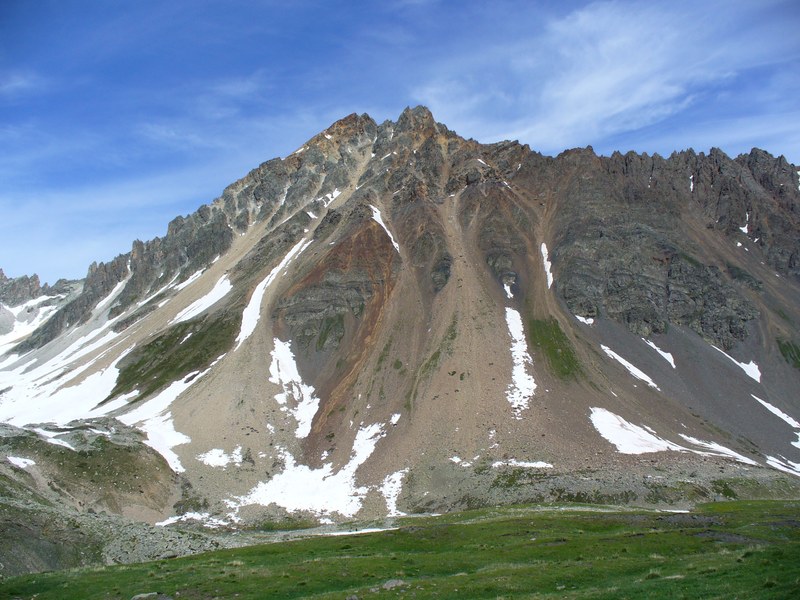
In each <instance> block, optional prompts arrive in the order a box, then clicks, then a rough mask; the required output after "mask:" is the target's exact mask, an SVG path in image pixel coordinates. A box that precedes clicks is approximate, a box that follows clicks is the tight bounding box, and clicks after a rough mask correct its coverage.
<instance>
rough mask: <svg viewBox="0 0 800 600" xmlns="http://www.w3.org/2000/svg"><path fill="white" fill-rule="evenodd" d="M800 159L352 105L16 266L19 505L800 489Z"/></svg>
mask: <svg viewBox="0 0 800 600" xmlns="http://www.w3.org/2000/svg"><path fill="white" fill-rule="evenodd" d="M799 179H800V171H798V168H797V167H796V166H794V165H791V164H789V163H788V162H787V161H786V160H785V159H784V158H783V157H779V158H774V157H772V156H771V155H769V154H767V153H766V152H763V151H761V150H757V149H754V150H753V151H752V152H751V153H750V154H747V155H742V156H739V157H738V158H735V159H731V158H729V157H727V156H726V155H725V154H724V153H723V152H721V151H720V150H717V149H712V150H711V151H710V153H709V154H708V155H706V154H704V153H695V152H693V151H691V150H689V151H684V152H680V153H677V152H676V153H673V154H672V155H671V156H670V157H668V158H663V157H660V156H658V155H654V156H648V155H646V154H644V155H637V154H634V153H628V154H625V155H623V154H620V153H614V154H613V155H612V156H610V157H602V156H598V155H596V154H595V153H594V151H593V150H592V149H591V148H585V149H575V150H569V151H566V152H564V153H562V154H560V155H559V156H557V157H555V158H553V157H547V156H542V155H541V154H539V153H537V152H535V151H532V150H531V149H530V148H528V147H527V146H526V145H522V144H519V143H518V142H500V143H496V144H488V145H487V144H481V143H478V142H476V141H474V140H465V139H463V138H461V137H460V136H458V135H457V134H456V133H454V132H452V131H450V130H449V129H447V127H446V126H444V125H442V124H440V123H437V122H436V121H435V120H434V118H433V116H432V115H431V113H430V112H429V111H428V110H427V109H426V108H424V107H417V108H414V109H406V110H405V111H404V112H403V113H402V114H401V115H400V117H399V118H398V119H397V121H396V122H392V121H387V122H384V123H382V124H380V125H379V124H377V123H376V122H375V121H374V120H373V119H371V118H370V117H369V116H368V115H355V114H353V115H350V116H348V117H345V118H344V119H342V120H340V121H337V122H336V123H334V124H333V125H331V127H329V128H328V129H327V130H325V131H323V132H321V133H320V134H319V135H317V136H315V137H313V138H312V139H310V140H309V141H308V142H306V143H305V144H304V145H303V146H302V147H300V148H299V149H298V150H297V151H296V152H294V153H293V154H291V155H290V156H288V157H286V158H284V159H279V158H276V159H273V160H270V161H268V162H266V163H263V164H262V165H260V166H259V167H257V168H256V169H254V170H253V171H251V172H250V173H249V174H247V175H246V176H245V177H244V178H242V179H241V180H239V181H237V182H235V183H233V184H232V185H230V186H229V187H228V188H226V189H225V190H224V192H223V194H222V196H221V197H219V198H218V199H216V200H215V201H213V202H212V203H211V204H209V205H207V206H202V207H200V209H199V210H197V211H196V212H195V213H193V214H191V215H189V216H186V217H178V218H176V219H175V220H173V221H172V222H171V223H170V224H169V228H168V231H167V235H166V236H165V237H163V238H156V239H154V240H151V241H148V242H141V241H136V242H134V243H133V246H132V248H131V251H130V252H129V253H128V254H125V255H122V256H119V257H117V258H116V259H114V260H113V261H111V262H109V263H101V264H93V265H92V266H91V267H90V268H89V271H88V273H87V276H86V278H85V279H84V280H82V281H79V282H59V283H58V284H57V285H56V286H54V287H53V288H41V287H40V286H39V282H38V279H35V278H30V279H28V278H20V279H15V280H9V279H7V278H6V277H5V276H4V275H2V276H0V301H1V302H2V304H3V307H2V309H0V334H2V335H3V337H0V351H2V352H5V354H4V355H1V356H0V422H3V423H5V425H3V431H2V436H3V437H2V438H0V450H1V451H2V452H3V453H4V455H5V456H6V459H5V460H2V461H0V482H2V489H3V490H4V492H3V494H4V497H6V499H7V501H6V504H5V506H6V509H5V510H6V514H7V515H9V516H8V517H7V522H18V521H19V520H20V519H22V518H23V517H21V516H19V515H20V513H19V512H14V511H12V510H11V509H10V508H9V507H12V506H13V507H16V508H15V510H22V508H21V507H24V506H30V503H33V504H35V505H36V506H46V505H47V506H49V505H53V504H60V505H62V506H63V507H66V508H68V509H69V510H70V511H72V512H71V513H70V514H72V515H73V516H74V518H75V519H78V520H80V519H86V518H89V517H87V515H92V514H95V515H99V513H103V512H105V513H107V515H106V517H108V518H109V519H110V518H112V517H113V516H114V515H121V516H122V517H125V518H126V519H134V520H138V521H142V522H147V523H156V522H160V523H162V524H164V523H183V524H187V523H192V522H197V523H200V524H204V525H207V526H217V527H251V526H253V525H254V524H258V523H263V522H264V521H280V520H282V519H286V518H303V519H314V520H316V521H319V522H322V523H325V522H342V521H347V520H351V519H355V518H358V519H371V518H381V517H386V516H389V517H391V516H394V515H399V514H402V513H421V512H441V511H447V510H455V509H459V508H465V507H475V506H484V505H493V504H505V503H514V502H530V501H537V502H538V501H566V500H572V501H580V502H595V503H598V502H599V503H633V504H637V505H652V506H674V507H675V506H677V507H681V506H686V505H689V504H692V503H694V502H697V501H700V500H705V499H715V498H716V499H718V498H724V497H797V495H798V493H799V492H800V479H798V477H800V396H798V394H797V390H798V389H800V326H799V324H800V301H799V299H800V181H799ZM26 502H27V503H28V504H27V505H26V504H25V503H26ZM2 506H3V505H2V504H0V507H2ZM25 518H30V516H27V517H25ZM91 518H94V517H91ZM104 518H105V517H104ZM80 522H81V523H84V521H80ZM81 526H83V525H81ZM41 529H42V531H40V532H38V533H37V534H36V535H35V536H33V539H36V540H39V541H40V542H41V543H42V544H44V543H45V542H42V540H45V541H47V539H48V538H47V535H48V534H47V532H46V531H45V530H46V529H47V528H46V527H42V528H41ZM160 529H161V530H165V529H166V530H167V531H169V528H164V527H161V528H160ZM93 531H97V530H93ZM102 531H107V529H103V530H102ZM103 535H105V534H97V537H103ZM176 535H177V534H176ZM59 539H62V540H63V537H62V538H59ZM37 543H38V542H37ZM203 544H206V541H203V542H202V543H200V542H198V544H197V545H195V546H192V547H190V548H188V549H187V551H190V550H192V549H195V548H197V547H201V546H202V547H205V546H203ZM40 545H41V544H40ZM101 545H102V544H101ZM37 548H38V547H36V548H34V547H31V549H30V557H31V558H30V560H29V561H28V563H27V564H28V565H32V564H33V563H34V562H35V561H36V560H40V561H41V560H44V559H42V556H43V555H44V554H46V553H45V552H44V551H42V550H41V549H40V548H39V549H37ZM103 552H105V554H103ZM37 553H38V554H37ZM48 556H50V558H48V560H50V562H47V561H44V562H42V563H41V564H45V565H52V564H81V561H84V562H86V561H88V560H89V559H88V558H86V559H84V558H81V557H66V558H64V557H62V558H58V557H56V558H53V557H52V556H51V555H48ZM97 556H100V559H98V558H97ZM97 556H95V560H109V555H108V552H107V551H105V550H103V551H99V550H98V553H97ZM103 557H104V558H103ZM0 560H3V559H0ZM115 560H116V558H115ZM120 560H122V559H120ZM54 561H55V562H54ZM58 561H61V562H58ZM70 561H71V562H70ZM37 564H38V563H37Z"/></svg>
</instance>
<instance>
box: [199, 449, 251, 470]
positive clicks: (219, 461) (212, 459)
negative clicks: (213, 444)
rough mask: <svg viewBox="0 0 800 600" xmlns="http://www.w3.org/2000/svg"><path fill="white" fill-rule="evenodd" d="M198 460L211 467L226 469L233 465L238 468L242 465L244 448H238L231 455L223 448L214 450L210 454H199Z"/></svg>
mask: <svg viewBox="0 0 800 600" xmlns="http://www.w3.org/2000/svg"><path fill="white" fill-rule="evenodd" d="M197 460H199V461H200V462H202V463H204V464H206V465H208V466H209V467H222V468H223V469H224V468H225V467H227V466H228V465H229V464H231V463H233V464H234V465H236V466H237V467H238V466H241V464H242V447H241V446H236V448H234V449H233V452H231V453H230V454H228V453H226V452H225V451H224V450H223V449H222V448H212V449H211V450H209V451H208V452H204V453H203V454H198V455H197Z"/></svg>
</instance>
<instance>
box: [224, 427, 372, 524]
mask: <svg viewBox="0 0 800 600" xmlns="http://www.w3.org/2000/svg"><path fill="white" fill-rule="evenodd" d="M384 435H385V434H384V431H383V428H382V427H381V425H380V424H379V423H375V424H373V425H369V426H367V427H362V428H361V429H359V430H358V433H356V438H355V441H354V442H353V450H352V452H351V455H350V460H349V462H348V463H347V464H346V465H345V466H344V467H342V469H341V470H339V471H338V472H336V473H334V472H333V465H332V464H330V463H326V464H324V465H323V466H322V467H320V468H319V469H313V468H311V467H308V466H306V465H299V464H297V463H296V461H295V459H294V456H292V454H291V453H289V452H288V451H287V450H286V449H284V448H281V447H278V448H277V449H278V453H279V455H280V457H281V459H282V460H283V462H284V465H285V466H284V470H283V472H281V473H279V474H277V475H275V476H274V477H273V478H272V479H270V480H269V481H262V482H261V483H259V484H258V485H256V486H255V487H254V488H253V489H252V490H251V491H250V493H249V494H247V495H245V496H238V497H234V498H232V499H231V500H226V503H227V504H228V506H229V507H230V508H232V509H233V510H234V513H233V514H234V515H235V513H236V511H238V509H239V508H241V507H243V506H248V505H252V504H259V505H262V506H269V505H270V504H275V505H277V506H280V507H283V508H285V509H286V510H288V511H290V512H292V511H308V512H311V513H314V514H315V515H317V516H318V517H322V516H329V515H333V514H334V513H337V514H339V515H342V516H343V517H348V518H350V517H354V516H355V515H356V514H357V513H358V511H359V510H361V505H362V503H363V500H364V497H365V496H366V494H367V492H368V491H369V488H367V487H364V486H359V485H357V484H356V480H355V474H356V470H357V469H358V467H359V466H361V465H362V464H363V463H364V462H365V461H366V460H367V459H368V458H369V457H370V455H371V454H372V452H373V451H374V450H375V446H376V445H377V443H378V441H379V440H380V439H381V438H382V437H383V436H384Z"/></svg>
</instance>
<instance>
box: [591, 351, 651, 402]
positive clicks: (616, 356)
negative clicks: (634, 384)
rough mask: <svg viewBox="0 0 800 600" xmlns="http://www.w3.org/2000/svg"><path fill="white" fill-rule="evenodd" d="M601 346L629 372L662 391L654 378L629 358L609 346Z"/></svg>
mask: <svg viewBox="0 0 800 600" xmlns="http://www.w3.org/2000/svg"><path fill="white" fill-rule="evenodd" d="M600 347H601V348H602V349H603V352H605V353H606V354H607V355H608V356H610V357H611V358H613V359H614V360H616V361H617V362H618V363H619V364H621V365H622V366H623V367H625V368H626V369H627V371H628V373H630V374H631V375H633V376H634V377H635V378H636V379H640V380H641V381H644V382H645V383H646V384H647V385H649V386H650V387H651V388H654V389H656V390H658V391H661V389H660V388H659V387H658V386H657V385H656V384H655V382H654V381H653V380H652V379H650V376H649V375H647V373H645V372H644V371H642V370H641V369H639V368H638V367H636V366H635V365H633V364H631V363H629V362H628V361H627V360H625V359H624V358H622V357H621V356H620V355H619V354H617V353H616V352H614V351H613V350H612V349H611V348H609V347H608V346H604V345H601V346H600Z"/></svg>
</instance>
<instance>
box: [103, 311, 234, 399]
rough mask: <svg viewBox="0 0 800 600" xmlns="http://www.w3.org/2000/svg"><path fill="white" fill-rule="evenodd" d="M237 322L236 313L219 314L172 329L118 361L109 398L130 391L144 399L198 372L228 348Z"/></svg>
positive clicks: (232, 340) (180, 324)
mask: <svg viewBox="0 0 800 600" xmlns="http://www.w3.org/2000/svg"><path fill="white" fill-rule="evenodd" d="M240 319H241V317H240V315H239V313H238V312H237V313H236V314H235V315H233V314H229V313H221V314H212V315H209V316H206V317H203V318H201V319H193V320H191V321H186V322H184V323H178V324H177V325H173V326H172V327H170V328H169V329H167V330H166V331H165V332H164V333H162V334H161V335H160V336H158V337H157V338H156V339H154V340H153V341H151V342H149V343H147V344H146V345H144V346H142V347H140V348H135V349H134V350H133V351H132V352H131V353H130V354H129V355H128V356H126V357H125V358H124V359H123V360H122V361H121V363H120V366H121V368H120V372H119V376H118V377H117V384H116V386H114V389H113V390H112V391H111V394H109V398H113V397H114V396H117V395H119V394H124V393H126V392H131V391H133V390H139V396H138V398H144V397H146V396H148V395H150V394H152V393H153V392H155V391H157V390H159V389H161V388H162V387H164V386H165V385H168V384H170V383H172V382H173V381H177V380H178V379H180V378H182V377H184V376H185V375H188V374H189V373H191V372H193V371H202V370H203V369H205V368H206V367H207V366H208V365H210V364H211V362H212V361H213V360H215V359H216V358H218V357H219V356H220V355H222V354H224V353H225V352H227V351H228V350H229V349H230V348H231V346H232V345H233V342H234V338H235V337H236V333H237V332H238V330H239V325H240V322H241V321H240Z"/></svg>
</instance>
